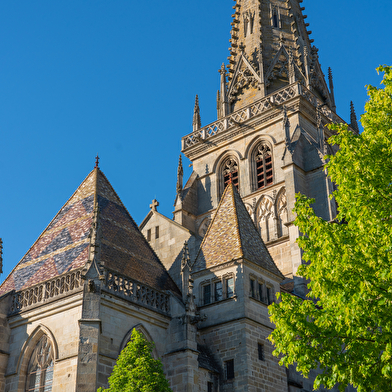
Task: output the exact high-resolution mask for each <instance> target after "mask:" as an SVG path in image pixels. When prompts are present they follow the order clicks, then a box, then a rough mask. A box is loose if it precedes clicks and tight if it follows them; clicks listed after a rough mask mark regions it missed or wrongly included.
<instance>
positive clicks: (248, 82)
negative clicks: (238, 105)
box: [229, 67, 259, 100]
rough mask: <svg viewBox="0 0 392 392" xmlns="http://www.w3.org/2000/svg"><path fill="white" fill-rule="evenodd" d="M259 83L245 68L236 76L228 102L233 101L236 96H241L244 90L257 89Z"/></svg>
mask: <svg viewBox="0 0 392 392" xmlns="http://www.w3.org/2000/svg"><path fill="white" fill-rule="evenodd" d="M258 85H259V81H258V80H257V79H256V78H255V76H254V74H253V73H252V72H251V70H250V69H249V68H248V67H246V68H245V69H243V70H241V71H239V72H238V74H237V78H236V82H235V84H234V86H233V87H232V89H231V91H230V96H229V99H230V100H234V99H235V98H236V96H237V95H239V94H241V93H242V91H243V90H244V88H246V87H254V88H257V87H258Z"/></svg>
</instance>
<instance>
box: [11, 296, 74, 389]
mask: <svg viewBox="0 0 392 392" xmlns="http://www.w3.org/2000/svg"><path fill="white" fill-rule="evenodd" d="M81 305H82V293H81V292H79V293H75V294H73V295H70V296H68V297H65V298H61V299H59V300H56V301H54V302H51V303H48V304H43V305H41V306H39V307H36V308H34V309H31V310H28V309H27V310H25V311H23V312H21V313H19V314H16V315H14V316H11V317H9V326H10V330H11V338H10V346H9V352H10V358H9V361H8V366H7V372H6V387H5V391H6V392H11V391H12V392H24V390H25V381H26V372H27V366H28V362H29V360H30V356H31V353H32V350H33V349H34V347H35V345H36V343H37V339H38V337H39V336H42V334H43V333H45V334H47V336H48V337H49V339H50V340H51V342H52V344H53V348H54V350H55V361H54V362H55V363H54V375H53V377H54V382H53V389H52V391H53V392H60V391H67V392H68V391H69V392H72V391H75V390H76V388H75V386H76V369H77V355H78V342H79V319H80V318H81V314H82V306H81Z"/></svg>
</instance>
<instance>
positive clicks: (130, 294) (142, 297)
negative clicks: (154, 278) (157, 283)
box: [104, 271, 170, 314]
mask: <svg viewBox="0 0 392 392" xmlns="http://www.w3.org/2000/svg"><path fill="white" fill-rule="evenodd" d="M104 287H105V288H106V289H107V290H109V291H110V292H112V293H115V294H120V295H121V296H123V297H124V298H126V299H127V300H129V301H131V302H134V303H136V304H138V305H142V306H146V307H148V308H152V309H154V310H158V311H159V312H162V313H164V314H169V312H170V306H169V303H170V302H169V295H168V294H166V293H164V292H161V291H158V290H155V289H153V288H151V287H149V286H147V285H145V284H142V283H140V282H137V281H135V280H132V279H129V278H127V277H125V276H122V275H120V274H117V273H114V272H111V271H106V279H105V286H104Z"/></svg>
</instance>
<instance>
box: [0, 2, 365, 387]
mask: <svg viewBox="0 0 392 392" xmlns="http://www.w3.org/2000/svg"><path fill="white" fill-rule="evenodd" d="M301 3H302V0H235V5H234V6H233V10H234V11H233V15H232V23H231V39H230V49H229V50H230V53H229V57H228V64H227V65H224V64H223V65H222V67H221V68H220V71H219V73H220V90H219V91H218V94H217V120H216V121H215V122H213V123H211V124H209V125H207V126H203V127H202V126H201V121H200V108H199V104H198V99H197V96H196V102H195V107H194V116H193V129H190V130H189V131H190V133H189V134H188V135H185V136H184V137H183V138H182V140H181V153H182V154H183V155H184V156H186V157H187V158H189V160H190V161H191V162H192V167H193V172H192V174H191V175H190V177H189V178H188V179H183V167H182V158H181V156H180V159H179V165H178V173H177V187H176V194H174V192H173V199H174V212H173V216H172V217H167V216H164V215H162V214H161V213H160V212H159V203H158V202H157V200H153V202H152V203H151V205H150V210H149V211H148V208H146V212H148V213H147V215H146V217H145V218H144V220H143V222H142V223H141V224H140V226H137V224H136V223H135V222H134V220H133V219H132V216H131V215H132V211H129V212H128V210H127V208H126V206H124V205H123V203H122V202H121V199H120V197H119V195H117V193H116V191H115V190H114V189H113V187H112V186H111V184H110V182H109V179H107V178H106V176H105V175H104V173H103V172H102V171H101V169H100V167H99V164H98V159H97V162H96V165H95V167H94V168H93V170H92V171H91V172H90V173H89V174H88V175H87V177H86V179H85V180H84V181H83V182H82V184H81V185H80V186H79V187H78V188H77V189H76V191H75V192H74V194H73V195H72V197H71V198H70V199H69V200H68V201H67V202H66V203H65V205H64V206H63V207H61V208H60V210H59V212H58V213H57V215H56V216H55V217H54V218H53V220H52V221H51V222H50V224H49V225H48V226H47V228H46V229H45V230H44V231H43V233H42V234H41V235H40V237H39V238H38V239H37V240H36V242H35V243H34V244H33V245H32V246H31V248H30V249H29V250H28V251H27V253H26V254H25V256H24V257H23V258H22V260H21V261H20V262H19V263H18V264H17V265H16V266H15V267H14V269H13V270H12V272H11V273H10V274H9V276H8V277H6V278H5V279H4V281H3V283H2V284H1V285H0V325H1V329H0V391H6V392H25V391H34V392H38V391H39V392H41V391H47V392H49V391H53V392H60V391H66V392H72V391H77V392H95V391H96V390H97V388H98V387H107V386H108V377H109V375H110V374H111V372H112V369H113V366H114V364H115V362H116V359H117V357H118V355H119V353H120V352H121V350H122V349H123V348H124V347H125V345H126V344H127V342H128V341H129V339H130V336H131V332H132V330H133V329H134V328H136V329H138V330H139V331H141V332H142V333H143V334H144V336H145V337H146V338H147V339H148V340H150V341H153V342H154V343H155V349H154V352H153V355H154V356H155V357H156V358H159V359H161V361H162V363H163V367H164V372H165V374H166V377H167V379H168V380H169V383H170V386H171V388H172V390H173V391H174V392H180V391H181V392H182V391H184V392H185V391H187V392H198V391H206V392H212V391H214V392H217V391H219V392H229V391H237V392H242V391H243V392H245V391H246V392H259V391H260V392H264V391H273V392H278V391H279V392H283V391H288V392H296V391H311V390H312V379H310V380H307V379H303V378H302V377H301V376H300V375H299V374H298V373H296V371H295V368H290V369H287V370H286V369H285V368H283V367H281V366H279V364H278V359H277V358H275V357H274V356H273V355H272V351H273V347H272V345H271V344H270V343H269V341H268V340H266V338H267V337H268V336H269V335H270V333H271V331H272V330H273V328H274V326H273V324H272V323H271V322H270V320H269V316H268V305H270V304H271V303H272V302H274V301H276V293H278V292H280V291H285V292H289V293H291V294H292V295H297V296H300V297H303V296H304V295H305V293H306V282H304V281H303V279H302V278H301V277H299V276H297V269H298V267H299V265H300V264H301V263H302V259H301V250H300V249H299V247H298V246H297V244H296V239H297V238H298V236H299V234H300V233H299V231H298V228H297V227H296V226H295V225H294V224H293V221H294V215H293V213H292V209H293V207H294V203H295V194H296V193H298V192H301V193H303V194H305V195H307V196H309V197H312V198H315V203H314V209H315V211H316V213H317V215H319V216H320V217H321V218H323V219H324V220H327V221H331V220H333V219H334V218H335V216H336V203H335V201H334V199H333V198H330V196H331V194H332V192H333V191H334V184H333V183H331V182H330V180H329V178H328V176H327V173H326V170H325V167H324V165H325V158H324V157H325V155H326V154H333V153H334V152H335V151H334V150H333V149H332V147H331V146H330V145H328V143H327V139H328V137H329V136H330V131H329V130H328V129H327V127H326V125H327V124H328V123H330V122H344V121H343V120H342V119H341V118H340V117H339V116H338V115H337V114H336V106H335V100H334V86H333V78H332V72H331V70H330V69H329V70H328V77H327V79H326V78H325V76H324V73H323V71H322V70H321V67H320V63H319V60H318V54H317V53H318V49H317V48H316V47H315V46H314V45H313V40H312V39H310V37H309V31H307V23H306V22H305V18H306V15H304V14H303V11H304V8H303V7H301ZM350 126H351V129H352V131H353V132H358V125H357V122H356V118H355V112H354V110H353V108H352V115H351V125H350ZM59 207H60V206H59ZM0 266H1V245H0ZM314 374H315V371H314V372H313V376H314Z"/></svg>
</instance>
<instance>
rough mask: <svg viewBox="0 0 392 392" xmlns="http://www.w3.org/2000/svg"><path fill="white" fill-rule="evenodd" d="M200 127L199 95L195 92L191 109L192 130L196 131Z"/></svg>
mask: <svg viewBox="0 0 392 392" xmlns="http://www.w3.org/2000/svg"><path fill="white" fill-rule="evenodd" d="M200 128H201V118H200V107H199V96H198V95H197V94H196V99H195V108H194V110H193V131H197V130H198V129H200Z"/></svg>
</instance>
